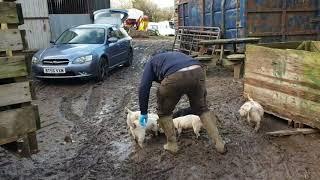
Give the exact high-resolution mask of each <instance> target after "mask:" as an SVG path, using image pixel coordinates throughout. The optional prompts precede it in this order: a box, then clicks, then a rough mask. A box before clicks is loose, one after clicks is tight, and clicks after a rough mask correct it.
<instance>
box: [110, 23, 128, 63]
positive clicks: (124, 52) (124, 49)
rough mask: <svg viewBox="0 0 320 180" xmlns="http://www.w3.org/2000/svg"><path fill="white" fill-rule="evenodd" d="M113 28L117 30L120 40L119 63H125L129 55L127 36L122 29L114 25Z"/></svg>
mask: <svg viewBox="0 0 320 180" xmlns="http://www.w3.org/2000/svg"><path fill="white" fill-rule="evenodd" d="M113 30H114V31H115V33H116V35H117V37H118V39H119V41H118V47H119V63H123V62H126V61H127V57H128V54H129V52H128V49H129V48H128V40H127V39H126V36H125V35H124V34H123V33H122V32H121V31H120V29H118V28H116V27H113Z"/></svg>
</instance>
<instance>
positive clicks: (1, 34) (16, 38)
mask: <svg viewBox="0 0 320 180" xmlns="http://www.w3.org/2000/svg"><path fill="white" fill-rule="evenodd" d="M0 39H1V41H0V51H6V50H8V49H10V50H13V51H16V50H22V49H23V42H22V38H21V34H20V30H18V29H2V30H0Z"/></svg>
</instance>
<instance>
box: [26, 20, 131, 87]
mask: <svg viewBox="0 0 320 180" xmlns="http://www.w3.org/2000/svg"><path fill="white" fill-rule="evenodd" d="M132 60H133V48H132V38H131V37H130V36H129V35H128V34H127V32H126V31H125V30H124V29H123V28H118V27H117V26H115V25H110V24H88V25H81V26H77V27H73V28H70V29H68V30H66V31H65V32H63V33H62V34H61V36H60V37H59V38H58V39H57V40H56V41H55V42H54V43H53V45H52V46H51V47H49V48H47V49H42V50H39V51H38V52H37V53H36V54H35V55H34V56H33V58H32V70H33V74H34V76H35V77H36V78H40V79H46V78H47V79H49V78H80V77H93V78H95V79H96V80H97V81H102V80H103V79H104V77H106V76H107V75H108V71H109V70H110V69H112V68H114V67H117V66H119V65H125V66H130V65H131V64H132Z"/></svg>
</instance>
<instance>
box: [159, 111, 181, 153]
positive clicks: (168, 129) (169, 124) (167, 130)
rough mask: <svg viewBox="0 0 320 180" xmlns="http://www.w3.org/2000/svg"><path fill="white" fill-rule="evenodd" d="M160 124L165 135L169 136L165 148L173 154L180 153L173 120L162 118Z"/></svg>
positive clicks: (167, 117) (166, 117)
mask: <svg viewBox="0 0 320 180" xmlns="http://www.w3.org/2000/svg"><path fill="white" fill-rule="evenodd" d="M158 123H159V125H160V127H161V128H162V129H163V131H164V134H165V135H166V136H167V144H165V145H164V146H163V148H164V149H165V150H167V151H169V152H171V153H173V154H176V153H177V152H178V145H177V139H176V132H175V128H174V124H173V121H172V118H171V117H169V116H165V117H161V118H160V119H159V120H158Z"/></svg>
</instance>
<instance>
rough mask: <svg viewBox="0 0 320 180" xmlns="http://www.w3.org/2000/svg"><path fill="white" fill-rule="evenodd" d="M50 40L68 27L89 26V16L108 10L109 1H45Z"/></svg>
mask: <svg viewBox="0 0 320 180" xmlns="http://www.w3.org/2000/svg"><path fill="white" fill-rule="evenodd" d="M47 1H48V5H49V14H50V15H49V21H50V26H51V40H56V39H57V38H58V37H59V36H60V35H61V33H62V32H64V31H65V30H67V29H68V28H70V27H74V26H78V25H82V24H91V23H92V20H91V19H90V14H91V13H93V12H94V11H96V10H100V9H108V8H110V0H47Z"/></svg>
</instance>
